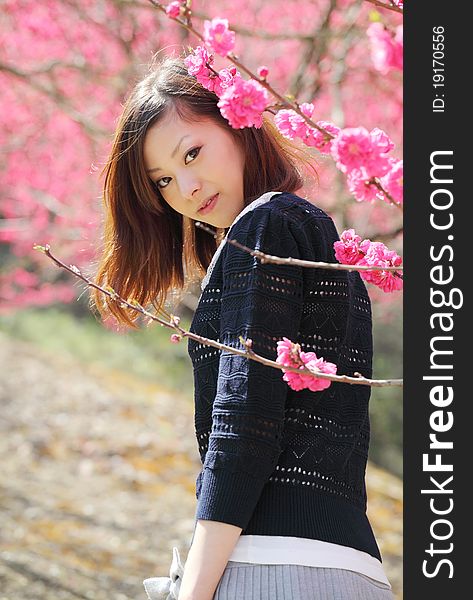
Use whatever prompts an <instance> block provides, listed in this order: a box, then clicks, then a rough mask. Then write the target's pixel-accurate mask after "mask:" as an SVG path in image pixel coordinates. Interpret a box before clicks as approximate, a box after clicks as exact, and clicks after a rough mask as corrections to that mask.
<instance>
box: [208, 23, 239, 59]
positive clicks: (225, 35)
mask: <svg viewBox="0 0 473 600" xmlns="http://www.w3.org/2000/svg"><path fill="white" fill-rule="evenodd" d="M204 40H205V43H206V44H207V46H209V48H210V49H211V50H212V51H213V52H215V53H216V54H220V56H227V54H228V53H229V52H231V51H232V50H233V48H234V47H235V32H234V31H231V30H230V29H228V19H220V18H219V17H215V19H212V20H211V21H207V20H206V21H204Z"/></svg>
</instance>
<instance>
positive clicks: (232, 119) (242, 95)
mask: <svg viewBox="0 0 473 600" xmlns="http://www.w3.org/2000/svg"><path fill="white" fill-rule="evenodd" d="M268 103H269V94H268V92H267V91H266V89H265V88H264V87H263V86H262V85H261V84H260V83H258V82H257V81H255V80H254V79H250V80H248V81H245V80H244V79H242V78H241V77H235V78H234V79H233V85H231V86H229V87H227V88H226V89H225V90H224V91H223V93H222V95H221V96H220V100H219V102H218V103H217V106H218V107H219V108H220V112H221V113H222V115H223V116H224V117H225V118H226V119H227V121H228V122H229V123H230V125H231V126H232V127H233V128H234V129H243V127H256V128H257V129H259V128H260V127H261V126H262V125H263V111H264V109H265V108H266V106H267V105H268Z"/></svg>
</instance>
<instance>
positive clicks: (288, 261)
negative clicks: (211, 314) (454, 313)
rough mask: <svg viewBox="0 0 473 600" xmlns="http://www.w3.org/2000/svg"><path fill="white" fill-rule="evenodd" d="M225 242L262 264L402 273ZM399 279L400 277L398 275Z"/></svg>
mask: <svg viewBox="0 0 473 600" xmlns="http://www.w3.org/2000/svg"><path fill="white" fill-rule="evenodd" d="M195 225H196V226H197V227H199V229H203V230H204V231H207V232H208V233H210V234H212V235H213V236H214V237H215V236H216V234H215V233H214V231H213V230H212V229H210V228H209V227H207V226H205V225H203V224H202V223H201V222H200V221H196V222H195ZM227 242H229V243H230V244H233V245H234V246H236V247H237V248H240V250H244V251H245V252H248V253H249V254H251V256H256V257H257V258H259V259H260V260H261V262H262V263H274V264H276V265H296V266H298V267H311V268H312V269H331V270H334V271H394V272H396V271H402V270H403V267H402V266H399V267H382V266H378V265H377V266H369V265H345V264H342V263H327V262H317V261H312V260H303V259H301V258H293V257H292V256H289V257H288V258H281V257H280V256H274V255H272V254H265V253H264V252H261V251H260V250H254V249H252V248H248V246H244V245H243V244H240V242H237V241H236V240H232V239H227ZM399 277H402V276H401V275H399Z"/></svg>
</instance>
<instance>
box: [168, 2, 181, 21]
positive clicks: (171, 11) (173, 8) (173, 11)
mask: <svg viewBox="0 0 473 600" xmlns="http://www.w3.org/2000/svg"><path fill="white" fill-rule="evenodd" d="M166 14H167V15H168V17H173V18H174V19H177V17H178V16H179V15H180V14H181V3H180V2H170V3H169V4H168V5H167V6H166Z"/></svg>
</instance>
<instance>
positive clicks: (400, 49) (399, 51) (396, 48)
mask: <svg viewBox="0 0 473 600" xmlns="http://www.w3.org/2000/svg"><path fill="white" fill-rule="evenodd" d="M401 8H402V7H401ZM367 34H368V37H369V38H370V42H371V58H372V60H373V64H374V67H375V69H376V70H378V71H379V72H380V73H382V74H383V75H386V74H387V73H389V71H391V70H392V69H395V70H396V69H397V70H399V71H402V67H403V54H404V44H403V28H402V25H398V27H397V28H396V33H394V34H393V33H392V32H390V31H389V30H388V29H386V28H385V26H384V25H383V24H382V23H379V22H377V23H371V25H370V26H369V27H368V30H367Z"/></svg>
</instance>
